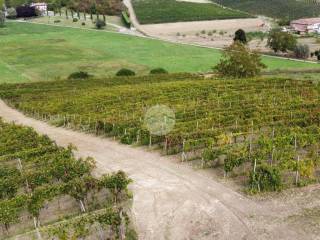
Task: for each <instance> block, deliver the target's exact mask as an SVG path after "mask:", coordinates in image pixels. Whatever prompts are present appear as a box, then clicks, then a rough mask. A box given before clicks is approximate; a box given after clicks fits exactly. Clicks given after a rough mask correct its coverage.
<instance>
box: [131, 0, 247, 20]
mask: <svg viewBox="0 0 320 240" xmlns="http://www.w3.org/2000/svg"><path fill="white" fill-rule="evenodd" d="M132 4H133V7H134V10H135V12H136V15H137V18H138V20H139V22H140V23H141V24H150V23H167V22H184V21H201V20H216V19H232V18H248V17H252V16H251V15H250V14H247V13H244V12H240V11H237V10H230V9H224V8H222V7H220V6H219V5H216V4H211V3H201V4H199V3H192V2H177V1H175V0H133V2H132Z"/></svg>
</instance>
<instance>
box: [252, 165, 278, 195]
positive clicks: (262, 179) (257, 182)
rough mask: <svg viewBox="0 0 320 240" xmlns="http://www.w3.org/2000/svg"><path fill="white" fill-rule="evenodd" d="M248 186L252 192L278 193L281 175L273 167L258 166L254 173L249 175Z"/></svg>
mask: <svg viewBox="0 0 320 240" xmlns="http://www.w3.org/2000/svg"><path fill="white" fill-rule="evenodd" d="M249 184H250V186H251V190H253V191H259V192H260V191H278V190H280V189H281V186H282V182H281V173H280V171H279V170H278V169H277V168H275V167H270V166H267V165H262V166H258V167H257V168H256V172H255V173H254V172H252V173H251V174H250V178H249Z"/></svg>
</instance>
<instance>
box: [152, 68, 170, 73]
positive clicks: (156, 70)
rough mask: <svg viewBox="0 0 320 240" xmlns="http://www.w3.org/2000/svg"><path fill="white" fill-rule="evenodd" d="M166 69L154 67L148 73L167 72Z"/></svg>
mask: <svg viewBox="0 0 320 240" xmlns="http://www.w3.org/2000/svg"><path fill="white" fill-rule="evenodd" d="M167 73H168V71H167V70H165V69H163V68H155V69H152V70H151V71H150V74H167Z"/></svg>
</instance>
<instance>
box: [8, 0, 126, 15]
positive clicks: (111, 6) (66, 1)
mask: <svg viewBox="0 0 320 240" xmlns="http://www.w3.org/2000/svg"><path fill="white" fill-rule="evenodd" d="M37 1H38V0H34V1H30V0H5V5H6V6H7V8H11V7H12V8H16V7H18V6H22V5H25V4H30V3H31V2H37ZM39 2H43V1H40V0H39ZM45 2H47V3H48V8H49V10H51V11H58V10H59V9H61V8H63V7H67V8H70V9H72V10H74V11H79V12H87V13H92V14H96V13H99V14H106V15H120V14H121V12H122V11H123V10H124V9H125V7H124V4H123V2H122V1H121V0H47V1H45Z"/></svg>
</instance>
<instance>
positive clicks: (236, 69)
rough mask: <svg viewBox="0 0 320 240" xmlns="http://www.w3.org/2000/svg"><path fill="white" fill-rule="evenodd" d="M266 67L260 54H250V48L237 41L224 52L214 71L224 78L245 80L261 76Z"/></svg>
mask: <svg viewBox="0 0 320 240" xmlns="http://www.w3.org/2000/svg"><path fill="white" fill-rule="evenodd" d="M265 67H266V66H265V65H264V64H263V63H262V62H261V58H260V55H259V54H257V53H256V52H250V50H249V48H247V47H246V46H245V45H244V44H242V43H240V42H238V41H237V42H234V43H233V44H232V45H231V46H229V47H228V48H226V49H225V50H224V52H223V57H222V59H221V60H220V63H219V64H218V65H217V66H215V67H214V70H216V71H217V72H218V73H219V74H221V75H222V76H229V77H235V78H245V77H254V76H257V75H259V74H260V72H261V70H262V69H263V68H265Z"/></svg>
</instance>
